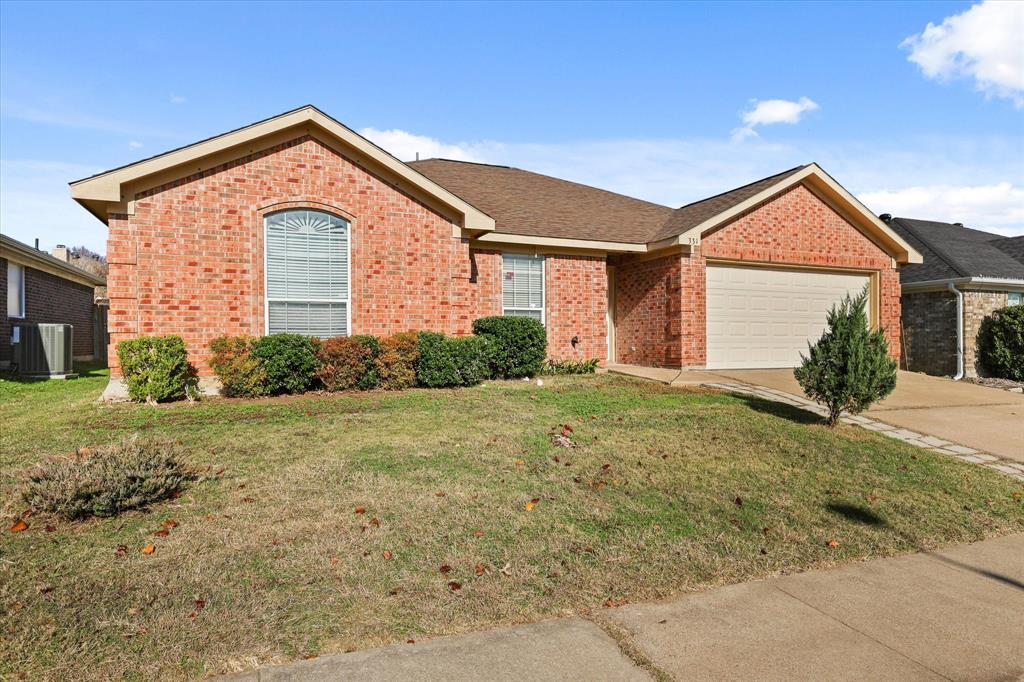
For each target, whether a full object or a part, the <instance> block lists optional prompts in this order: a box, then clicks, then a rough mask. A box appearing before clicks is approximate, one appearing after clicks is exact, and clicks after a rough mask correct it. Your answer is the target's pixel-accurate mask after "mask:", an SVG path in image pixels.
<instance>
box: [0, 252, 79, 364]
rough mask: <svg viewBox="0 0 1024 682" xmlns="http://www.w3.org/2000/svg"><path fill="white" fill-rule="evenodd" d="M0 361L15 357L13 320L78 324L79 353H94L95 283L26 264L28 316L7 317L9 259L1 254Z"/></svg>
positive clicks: (76, 344) (76, 351) (76, 349)
mask: <svg viewBox="0 0 1024 682" xmlns="http://www.w3.org/2000/svg"><path fill="white" fill-rule="evenodd" d="M0 301H2V302H3V306H4V310H3V314H2V315H0V362H5V363H6V362H10V360H11V324H12V323H13V322H45V323H55V324H70V325H74V345H73V353H74V355H75V357H82V356H91V355H92V354H93V344H92V331H93V330H92V315H93V287H91V286H87V285H85V284H79V283H78V282H72V281H70V280H67V279H64V278H63V277H57V276H56V275H51V274H50V273H48V272H43V271H42V270H36V269H35V268H33V267H32V266H30V265H26V266H25V318H24V320H22V319H16V318H8V317H7V259H6V258H0Z"/></svg>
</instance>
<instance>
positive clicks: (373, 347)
mask: <svg viewBox="0 0 1024 682" xmlns="http://www.w3.org/2000/svg"><path fill="white" fill-rule="evenodd" d="M352 338H353V339H355V340H356V341H358V342H359V343H361V344H363V345H364V346H366V348H367V349H368V350H369V353H370V354H369V357H368V358H367V360H366V372H365V373H364V374H363V377H362V379H360V380H359V383H358V384H357V385H356V388H358V389H359V390H360V391H369V390H371V389H374V388H377V387H378V386H380V374H379V373H378V370H377V358H378V357H380V339H378V338H377V337H376V336H369V335H366V334H362V335H356V336H353V337H352Z"/></svg>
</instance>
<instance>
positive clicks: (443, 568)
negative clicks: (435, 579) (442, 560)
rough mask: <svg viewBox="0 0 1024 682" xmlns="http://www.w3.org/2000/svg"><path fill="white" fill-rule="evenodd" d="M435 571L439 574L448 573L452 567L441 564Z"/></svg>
mask: <svg viewBox="0 0 1024 682" xmlns="http://www.w3.org/2000/svg"><path fill="white" fill-rule="evenodd" d="M437 570H439V571H441V573H450V572H451V570H452V567H451V566H449V565H448V564H441V567H440V568H439V569H437Z"/></svg>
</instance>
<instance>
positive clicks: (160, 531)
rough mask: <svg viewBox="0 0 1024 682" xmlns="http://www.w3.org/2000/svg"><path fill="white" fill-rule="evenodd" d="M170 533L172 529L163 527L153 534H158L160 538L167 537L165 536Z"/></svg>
mask: <svg viewBox="0 0 1024 682" xmlns="http://www.w3.org/2000/svg"><path fill="white" fill-rule="evenodd" d="M170 534H171V531H169V530H167V529H166V528H161V529H160V530H158V531H155V532H154V533H153V535H155V536H157V537H158V538H165V537H167V536H168V535H170Z"/></svg>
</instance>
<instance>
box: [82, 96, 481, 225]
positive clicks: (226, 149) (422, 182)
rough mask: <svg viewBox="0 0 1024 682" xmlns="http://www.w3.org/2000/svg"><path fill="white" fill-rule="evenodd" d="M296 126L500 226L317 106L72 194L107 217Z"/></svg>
mask: <svg viewBox="0 0 1024 682" xmlns="http://www.w3.org/2000/svg"><path fill="white" fill-rule="evenodd" d="M292 132H294V133H302V132H305V133H309V134H311V135H314V136H315V137H317V138H318V139H321V140H322V141H329V140H334V141H340V142H341V143H342V144H343V145H344V146H345V147H346V148H347V149H349V150H354V151H355V152H356V153H357V155H358V156H359V157H360V159H364V160H367V161H369V162H370V163H371V164H372V165H373V166H374V170H376V171H384V172H385V173H386V174H388V175H389V176H390V177H391V178H393V179H395V180H397V181H398V187H399V188H400V189H412V190H418V191H419V192H421V193H423V194H426V195H428V196H429V197H430V198H432V199H433V200H435V201H436V202H439V203H440V204H443V205H444V206H446V207H448V208H449V209H451V210H452V211H454V212H455V213H457V214H458V217H459V218H460V222H461V225H460V227H462V228H464V229H467V230H471V231H473V232H476V233H486V232H490V231H493V230H494V229H495V224H494V219H493V218H491V217H490V216H489V215H487V214H486V213H484V212H483V211H481V210H480V209H478V208H476V207H475V206H473V205H472V204H470V203H468V202H466V201H465V200H463V199H461V198H459V197H458V196H456V195H454V194H452V193H451V192H449V191H448V190H446V189H445V188H443V187H441V186H440V185H438V184H437V183H436V182H434V181H433V180H431V179H429V178H428V177H426V176H425V175H423V174H422V173H419V172H418V171H416V170H414V169H413V168H411V167H410V166H408V165H407V164H405V163H403V162H402V161H400V160H398V159H397V158H395V157H394V156H392V155H391V154H389V153H387V152H386V151H384V150H383V149H381V148H380V147H378V146H377V145H375V144H373V143H372V142H370V141H369V140H367V139H366V138H364V137H363V136H361V135H359V134H358V133H356V132H355V131H353V130H351V129H350V128H348V127H346V126H344V125H342V124H341V123H339V122H338V121H336V120H334V119H333V118H331V117H330V116H328V115H327V114H325V113H323V112H322V111H320V110H319V109H317V108H316V107H313V106H305V107H302V108H300V109H296V110H294V111H290V112H287V113H285V114H281V115H280V116H275V117H274V118H270V119H267V120H265V121H260V122H259V123H254V124H253V125H250V126H246V127H245V128H240V129H238V130H233V131H231V132H229V133H225V134H223V135H219V136H217V137H213V138H210V139H208V140H203V141H201V142H197V143H195V144H191V145H188V146H187V147H182V148H181V149H176V150H174V151H171V152H167V153H166V154H161V155H159V156H155V157H153V158H150V159H145V160H143V161H139V162H138V163H134V164H131V165H129V166H124V167H122V168H117V169H114V170H111V171H107V172H106V173H100V174H99V175H94V176H92V177H89V178H85V179H82V180H77V181H75V182H72V183H70V187H71V197H72V198H73V199H75V201H77V202H78V203H80V204H82V206H84V207H85V208H86V209H87V210H88V211H89V212H90V213H92V214H93V215H95V216H97V217H98V218H100V219H101V220H103V221H104V222H106V220H107V215H108V214H109V213H110V212H118V211H130V205H129V204H130V202H131V201H132V200H133V198H134V193H135V192H136V191H138V190H139V189H144V188H151V187H155V186H159V185H160V184H163V182H166V181H167V179H168V178H171V177H174V176H175V174H176V175H177V177H185V176H188V175H191V174H193V173H195V172H197V171H201V170H204V169H207V168H210V167H213V166H215V165H219V164H218V163H217V162H218V161H219V162H220V163H223V162H224V160H225V159H228V158H230V157H231V155H232V153H234V152H237V154H236V156H239V155H245V154H248V153H251V152H252V151H254V150H256V149H262V148H265V146H267V145H263V144H261V142H273V143H277V142H279V141H280V138H282V137H287V136H288V134H289V133H292ZM270 146H272V145H270ZM211 162H212V163H211ZM403 185H404V187H403Z"/></svg>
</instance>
